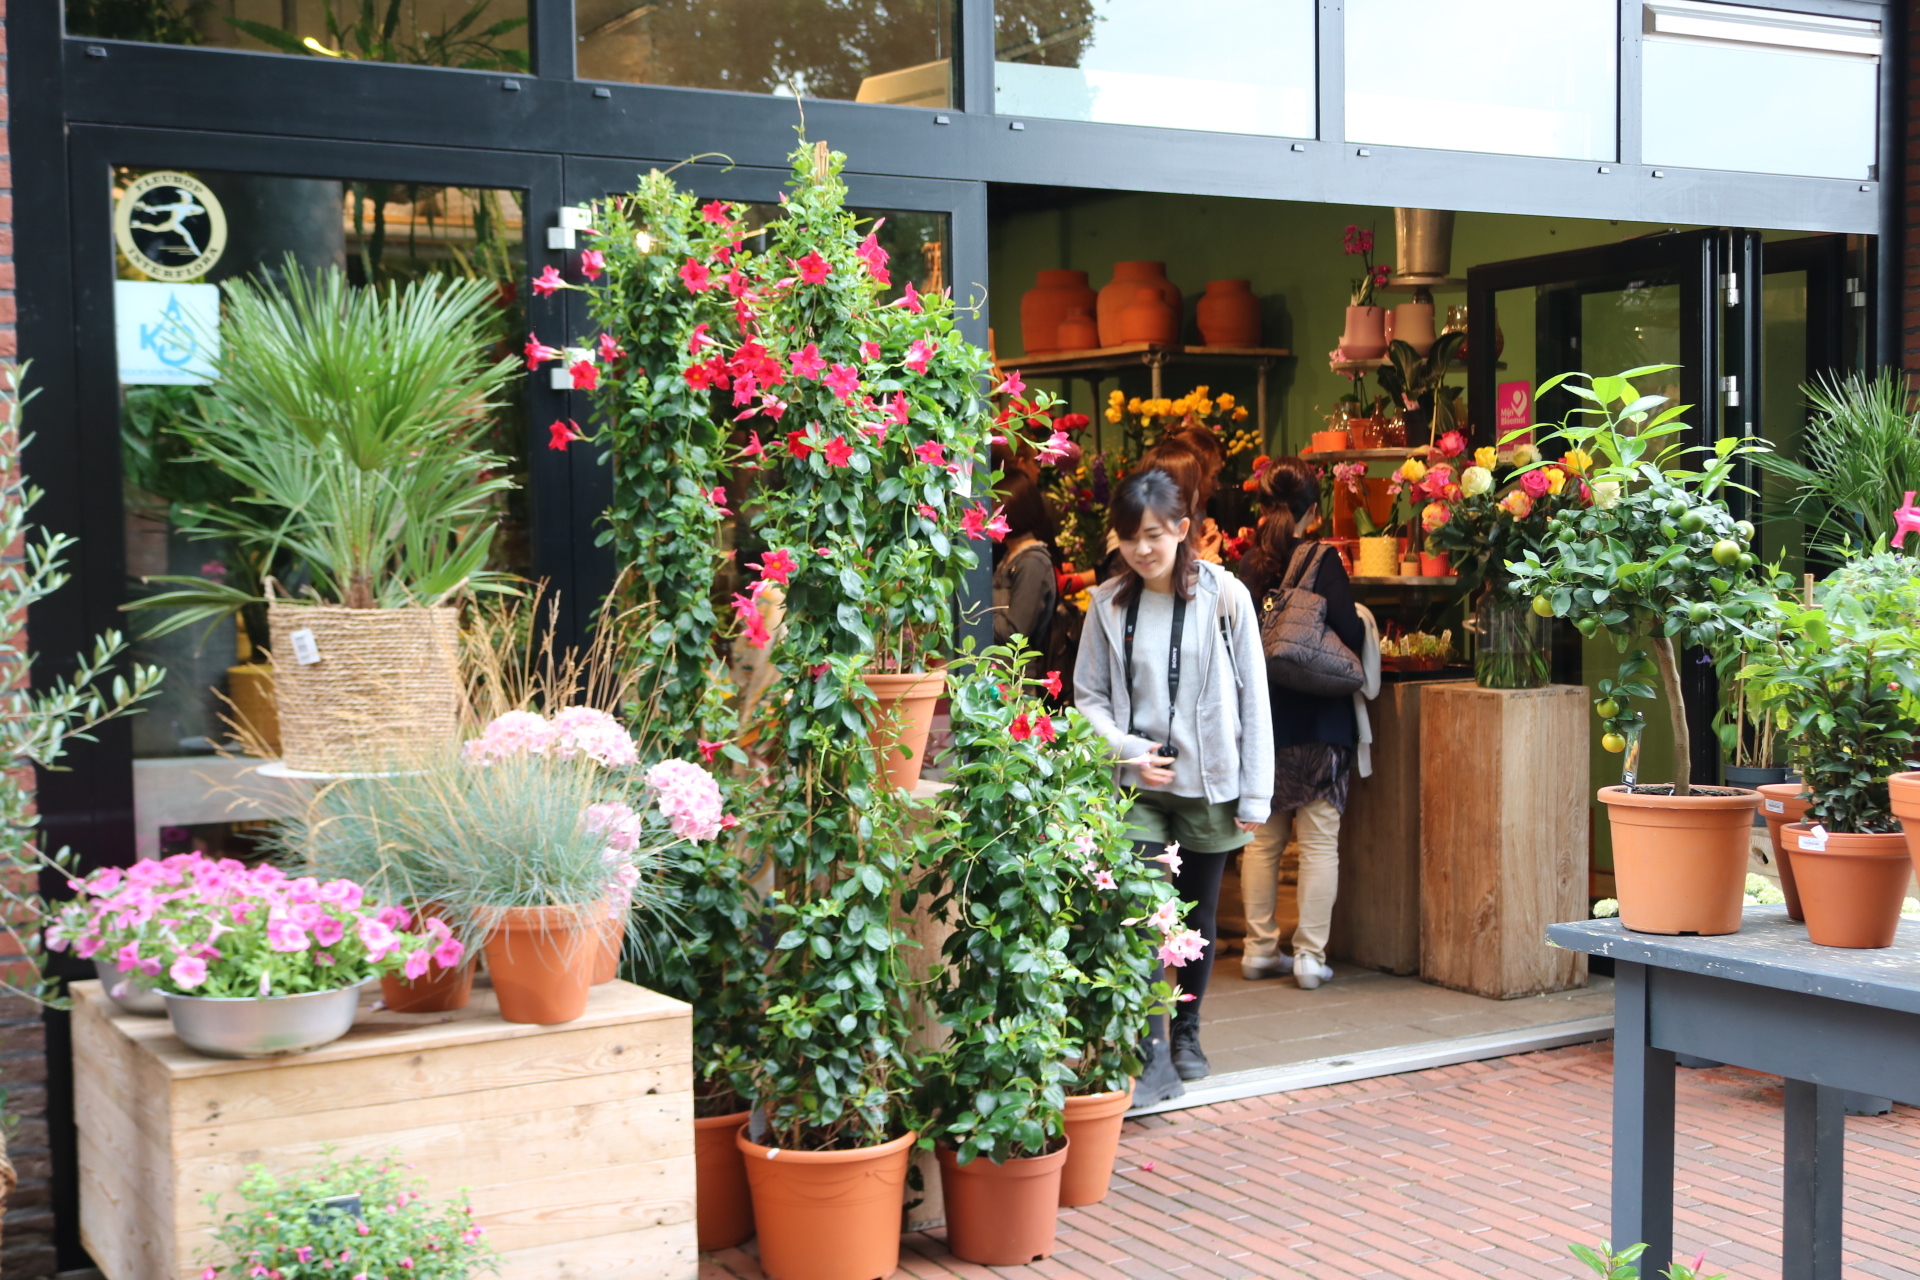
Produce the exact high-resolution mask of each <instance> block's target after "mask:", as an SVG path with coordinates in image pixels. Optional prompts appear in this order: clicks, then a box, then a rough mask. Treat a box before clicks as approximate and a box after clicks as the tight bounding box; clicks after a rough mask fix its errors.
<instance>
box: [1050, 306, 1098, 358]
mask: <svg viewBox="0 0 1920 1280" xmlns="http://www.w3.org/2000/svg"><path fill="white" fill-rule="evenodd" d="M1099 346H1100V328H1099V326H1098V325H1096V324H1094V322H1093V310H1092V308H1090V307H1075V308H1074V309H1073V310H1071V311H1069V312H1067V315H1066V318H1065V319H1064V320H1062V321H1061V322H1060V350H1062V351H1093V350H1096V349H1097V348H1098V347H1099Z"/></svg>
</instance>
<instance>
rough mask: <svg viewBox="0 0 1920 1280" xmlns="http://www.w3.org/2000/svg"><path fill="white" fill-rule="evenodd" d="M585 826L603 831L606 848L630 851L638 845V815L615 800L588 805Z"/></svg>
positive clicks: (627, 806)
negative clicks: (605, 838)
mask: <svg viewBox="0 0 1920 1280" xmlns="http://www.w3.org/2000/svg"><path fill="white" fill-rule="evenodd" d="M586 828H587V830H588V831H593V832H605V833H606V837H607V848H609V849H611V850H613V851H614V852H616V853H623V854H625V853H632V852H633V851H634V850H635V849H637V848H639V847H640V815H639V814H637V813H635V812H634V811H633V809H632V807H631V806H629V805H626V804H622V803H620V802H619V801H617V800H615V801H610V802H608V803H606V804H595V805H588V806H587V816H586Z"/></svg>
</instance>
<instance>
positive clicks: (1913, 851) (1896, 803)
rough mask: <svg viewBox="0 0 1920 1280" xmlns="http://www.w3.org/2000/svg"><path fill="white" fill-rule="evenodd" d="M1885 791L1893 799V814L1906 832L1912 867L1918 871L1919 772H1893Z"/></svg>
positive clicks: (1919, 838)
mask: <svg viewBox="0 0 1920 1280" xmlns="http://www.w3.org/2000/svg"><path fill="white" fill-rule="evenodd" d="M1887 793H1888V795H1889V796H1891V797H1892V799H1893V816H1894V817H1896V818H1898V819H1900V829H1901V830H1902V831H1904V832H1906V833H1907V852H1908V853H1909V854H1910V855H1912V857H1913V869H1914V870H1915V871H1916V872H1920V772H1915V773H1896V774H1894V775H1893V776H1892V777H1890V778H1888V779H1887Z"/></svg>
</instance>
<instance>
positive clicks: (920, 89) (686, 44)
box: [574, 0, 956, 107]
mask: <svg viewBox="0 0 1920 1280" xmlns="http://www.w3.org/2000/svg"><path fill="white" fill-rule="evenodd" d="M955 4H956V0H884V2H883V0H653V2H652V3H646V4H641V3H637V0H574V26H575V30H576V31H577V32H578V33H579V42H580V44H579V64H578V65H579V71H580V75H581V76H582V77H583V78H585V79H588V80H621V81H625V82H627V83H629V84H668V85H680V86H683V87H685V88H691V89H738V90H740V91H742V92H745V93H773V94H782V95H792V94H798V95H799V96H801V97H805V98H840V99H852V100H856V101H860V102H891V103H896V104H899V105H903V106H914V107H945V106H948V105H950V104H951V103H952V101H953V89H952V86H953V70H952V58H953V34H954V8H955Z"/></svg>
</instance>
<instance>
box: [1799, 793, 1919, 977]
mask: <svg viewBox="0 0 1920 1280" xmlns="http://www.w3.org/2000/svg"><path fill="white" fill-rule="evenodd" d="M1781 835H1782V836H1783V837H1785V839H1786V842H1787V843H1788V844H1789V845H1791V846H1792V847H1793V852H1792V853H1791V854H1790V855H1789V856H1790V857H1792V859H1793V862H1794V868H1793V877H1794V880H1795V881H1796V882H1797V883H1798V884H1799V886H1800V903H1801V905H1802V906H1804V907H1805V908H1806V909H1807V937H1808V938H1809V939H1811V940H1812V941H1814V942H1816V943H1818V944H1819V945H1820V946H1823V947H1853V948H1860V949H1867V948H1876V947H1890V946H1892V945H1893V935H1894V934H1895V933H1896V932H1897V931H1898V930H1899V928H1900V906H1901V904H1902V903H1903V902H1904V901H1905V900H1906V896H1907V877H1908V876H1909V875H1911V874H1912V872H1913V865H1912V863H1911V861H1910V860H1909V858H1908V855H1907V838H1906V836H1905V835H1904V834H1902V833H1901V832H1898V831H1887V832H1870V833H1869V832H1840V831H1833V832H1829V833H1828V834H1827V838H1826V840H1825V841H1821V840H1820V838H1819V837H1818V836H1815V835H1814V834H1813V824H1811V823H1807V822H1789V823H1788V824H1787V825H1786V827H1785V828H1784V829H1783V830H1782V831H1781ZM1823 845H1824V847H1822V846H1823Z"/></svg>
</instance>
